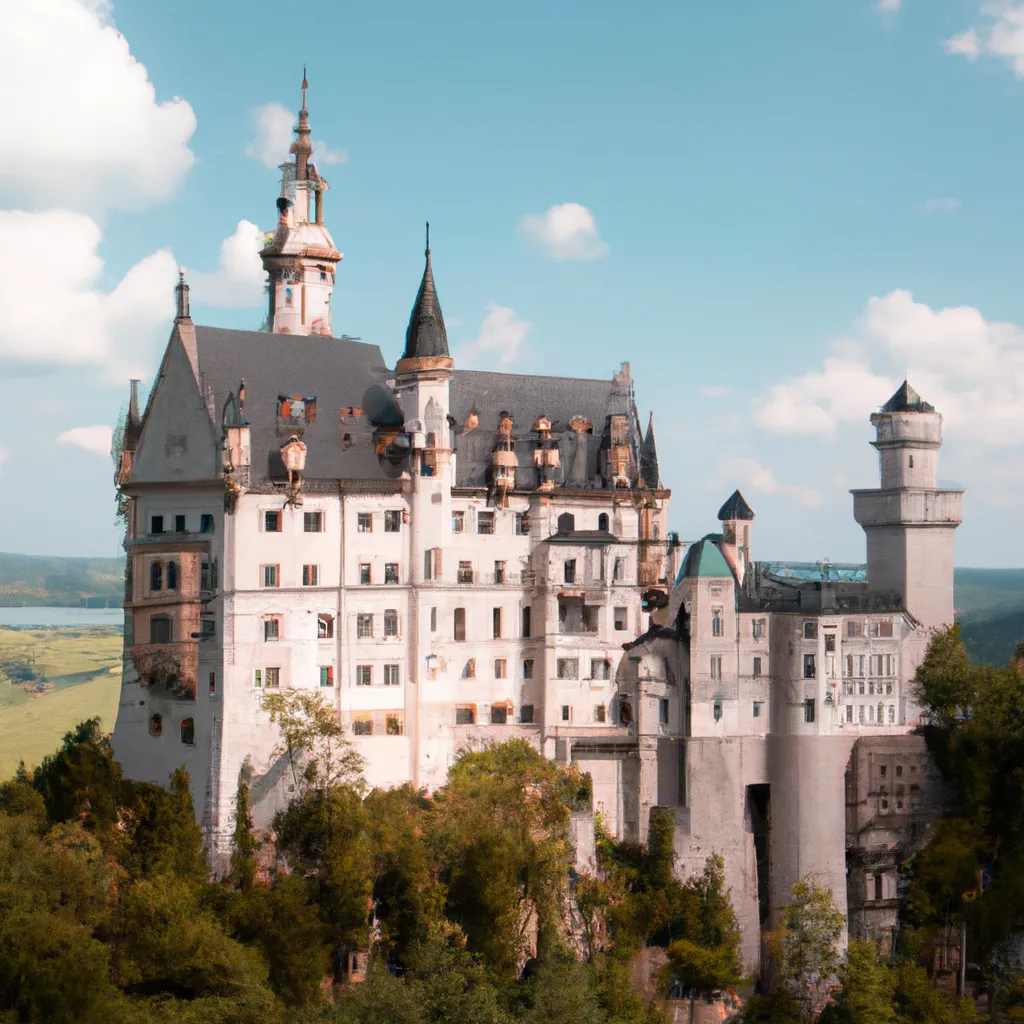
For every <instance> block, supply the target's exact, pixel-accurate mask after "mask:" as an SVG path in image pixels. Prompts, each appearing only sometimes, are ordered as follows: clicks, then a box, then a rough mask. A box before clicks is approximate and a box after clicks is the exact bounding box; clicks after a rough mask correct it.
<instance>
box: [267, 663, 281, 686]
mask: <svg viewBox="0 0 1024 1024" xmlns="http://www.w3.org/2000/svg"><path fill="white" fill-rule="evenodd" d="M280 685H281V670H280V669H279V668H268V669H267V686H270V687H273V688H276V687H279V686H280Z"/></svg>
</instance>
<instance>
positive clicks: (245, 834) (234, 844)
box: [231, 759, 260, 892]
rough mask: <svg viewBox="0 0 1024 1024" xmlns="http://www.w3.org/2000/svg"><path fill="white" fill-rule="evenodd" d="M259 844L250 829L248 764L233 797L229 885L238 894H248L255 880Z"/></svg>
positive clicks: (241, 774)
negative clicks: (233, 829) (233, 825)
mask: <svg viewBox="0 0 1024 1024" xmlns="http://www.w3.org/2000/svg"><path fill="white" fill-rule="evenodd" d="M259 848H260V842H259V840H258V839H257V838H256V835H255V833H254V832H253V827H252V812H251V810H250V805H249V764H248V759H246V764H245V765H244V766H243V768H242V771H241V772H240V773H239V776H238V792H237V794H236V795H235V831H234V833H233V835H232V837H231V884H232V885H234V887H235V888H236V889H238V890H239V891H240V892H248V891H249V890H250V889H251V888H252V886H253V882H254V881H255V879H256V854H257V853H258V851H259Z"/></svg>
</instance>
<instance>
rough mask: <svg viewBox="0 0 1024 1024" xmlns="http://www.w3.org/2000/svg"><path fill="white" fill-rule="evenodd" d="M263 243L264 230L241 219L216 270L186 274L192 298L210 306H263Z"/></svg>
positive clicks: (222, 250)
mask: <svg viewBox="0 0 1024 1024" xmlns="http://www.w3.org/2000/svg"><path fill="white" fill-rule="evenodd" d="M263 243H264V234H263V232H262V231H261V230H260V229H259V228H258V227H257V226H256V225H255V224H253V223H252V222H251V221H248V220H240V221H239V222H238V227H237V228H236V229H235V233H234V234H233V235H231V236H229V237H228V238H225V239H224V241H223V242H221V244H220V262H219V263H218V266H217V269H216V270H213V271H208V272H203V271H195V270H189V271H188V272H187V273H186V279H187V281H188V284H189V288H190V290H191V296H192V298H193V299H194V300H195V301H196V302H203V303H206V304H207V305H210V306H235V307H249V306H259V305H261V304H262V303H263V287H264V284H265V281H266V276H267V275H266V273H265V272H264V270H263V264H262V262H261V261H260V249H262V248H263Z"/></svg>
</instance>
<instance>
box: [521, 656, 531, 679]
mask: <svg viewBox="0 0 1024 1024" xmlns="http://www.w3.org/2000/svg"><path fill="white" fill-rule="evenodd" d="M523 678H524V679H532V678H533V658H526V659H525V660H524V661H523Z"/></svg>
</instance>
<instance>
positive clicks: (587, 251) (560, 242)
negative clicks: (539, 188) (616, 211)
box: [519, 203, 608, 260]
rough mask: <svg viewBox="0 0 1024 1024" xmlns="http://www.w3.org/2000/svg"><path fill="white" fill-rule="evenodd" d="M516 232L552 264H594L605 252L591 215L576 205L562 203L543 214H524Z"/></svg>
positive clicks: (595, 222) (582, 207)
mask: <svg viewBox="0 0 1024 1024" xmlns="http://www.w3.org/2000/svg"><path fill="white" fill-rule="evenodd" d="M519 230H520V231H521V232H522V234H523V235H524V236H525V237H526V239H527V240H528V241H529V242H530V244H531V245H534V246H536V247H537V248H539V249H541V250H543V251H544V252H545V253H546V254H547V256H548V258H549V259H553V260H597V259H600V258H601V257H602V256H604V254H605V253H606V252H608V246H607V245H606V244H605V243H604V242H603V241H602V240H601V236H600V234H599V233H598V230H597V221H596V220H595V219H594V215H593V214H592V213H591V212H590V211H589V210H588V209H587V208H586V207H585V206H580V204H579V203H562V205H561V206H552V207H549V208H548V210H547V212H546V213H543V214H535V213H530V214H527V215H526V216H525V217H523V219H522V220H521V221H520V222H519Z"/></svg>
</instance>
